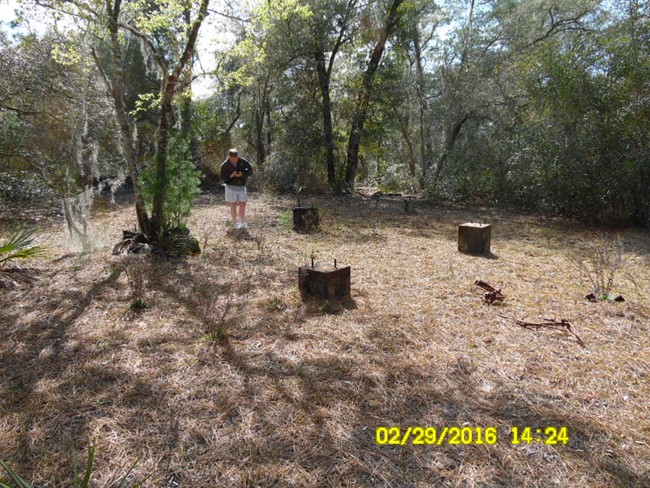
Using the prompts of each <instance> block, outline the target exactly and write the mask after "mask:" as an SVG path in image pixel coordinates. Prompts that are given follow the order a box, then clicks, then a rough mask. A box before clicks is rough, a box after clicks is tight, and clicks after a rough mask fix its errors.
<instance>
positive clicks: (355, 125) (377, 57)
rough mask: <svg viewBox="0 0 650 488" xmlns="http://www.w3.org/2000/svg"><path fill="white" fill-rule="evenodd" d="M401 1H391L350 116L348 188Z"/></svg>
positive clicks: (357, 162)
mask: <svg viewBox="0 0 650 488" xmlns="http://www.w3.org/2000/svg"><path fill="white" fill-rule="evenodd" d="M402 3H404V0H393V2H392V3H391V6H390V9H389V12H388V18H387V19H386V25H385V26H384V29H383V30H382V31H381V33H380V37H379V40H378V41H377V44H376V45H375V48H374V49H373V51H372V54H371V56H370V61H369V62H368V67H367V68H366V72H365V73H364V75H363V83H362V85H361V89H360V91H359V96H358V98H357V104H356V109H355V112H354V116H353V117H352V127H351V128H350V138H349V140H348V151H347V168H346V173H345V181H346V184H347V186H348V189H350V190H351V189H353V188H354V179H355V177H356V175H357V167H358V166H359V146H360V145H361V138H362V136H363V127H364V125H365V123H366V118H367V117H368V106H369V104H370V95H371V91H372V80H373V77H374V75H375V72H376V71H377V68H378V67H379V61H381V57H382V55H383V53H384V49H385V48H386V41H387V40H388V37H389V36H390V34H391V32H392V31H393V29H394V28H395V26H396V25H397V22H398V21H399V19H400V17H399V14H398V12H397V10H398V8H399V6H400V5H401V4H402Z"/></svg>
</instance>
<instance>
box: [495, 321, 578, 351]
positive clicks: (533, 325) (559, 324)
mask: <svg viewBox="0 0 650 488" xmlns="http://www.w3.org/2000/svg"><path fill="white" fill-rule="evenodd" d="M499 317H502V318H504V319H509V320H514V321H515V323H516V324H517V325H519V326H521V327H523V328H525V329H530V330H532V329H535V330H539V329H541V328H542V327H547V328H549V329H556V330H566V331H567V332H568V333H569V334H571V335H572V336H573V337H575V338H576V341H577V342H578V344H580V347H585V343H584V342H583V341H582V339H580V336H579V335H578V334H576V333H575V332H574V331H573V329H572V328H571V322H569V321H568V320H566V319H562V320H559V321H558V320H555V319H542V320H544V322H526V321H524V320H519V319H515V318H514V317H506V316H505V315H499Z"/></svg>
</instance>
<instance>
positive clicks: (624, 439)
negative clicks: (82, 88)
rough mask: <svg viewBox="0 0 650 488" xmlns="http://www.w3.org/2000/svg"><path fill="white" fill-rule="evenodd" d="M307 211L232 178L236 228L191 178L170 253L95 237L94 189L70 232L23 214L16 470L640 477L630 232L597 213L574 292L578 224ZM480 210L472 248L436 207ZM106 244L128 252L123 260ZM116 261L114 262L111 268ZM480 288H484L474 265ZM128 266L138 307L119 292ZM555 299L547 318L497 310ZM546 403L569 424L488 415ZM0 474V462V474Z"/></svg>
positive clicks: (138, 475) (644, 301)
mask: <svg viewBox="0 0 650 488" xmlns="http://www.w3.org/2000/svg"><path fill="white" fill-rule="evenodd" d="M312 203H313V204H314V205H316V206H318V207H319V208H320V214H321V231H320V232H316V233H313V234H296V233H293V232H292V231H291V230H290V227H288V226H287V225H285V224H286V222H284V220H286V219H284V220H283V215H284V214H285V213H286V211H287V210H288V209H290V208H292V207H293V201H292V200H290V199H284V198H281V197H279V198H276V197H271V196H263V195H253V198H252V199H251V204H250V206H249V216H250V218H249V221H250V223H251V229H250V233H249V234H250V235H248V236H243V237H242V236H240V235H237V234H236V233H233V232H232V229H230V227H229V226H228V225H227V220H228V209H227V208H226V207H225V206H224V204H223V203H222V202H221V199H220V198H219V197H215V196H205V195H204V196H201V197H199V198H198V200H197V207H196V208H195V210H194V212H193V215H192V217H191V219H190V221H189V225H188V226H189V228H190V229H191V230H192V233H193V234H194V235H195V236H196V237H197V238H198V239H199V241H200V242H201V246H202V247H203V253H202V254H201V255H200V256H196V257H192V258H187V259H185V260H182V261H179V260H169V261H165V260H148V261H147V260H145V261H138V262H137V263H130V262H128V261H125V260H124V258H122V257H119V256H111V255H110V249H111V245H112V244H114V243H115V242H116V241H117V240H119V236H121V231H122V229H127V228H130V227H132V225H133V211H132V209H131V207H130V206H129V205H127V204H124V205H117V206H115V205H113V206H111V205H106V206H105V207H104V208H96V209H95V210H94V213H93V215H94V217H93V221H92V224H93V228H94V229H95V234H96V235H95V236H94V240H95V242H104V244H105V247H104V248H103V249H100V250H97V251H95V252H93V253H91V254H80V253H78V252H75V251H74V250H71V249H69V248H67V243H66V236H65V234H64V232H63V231H62V230H61V229H62V225H60V223H57V222H55V221H53V220H50V221H41V222H40V226H39V228H38V230H39V232H41V236H42V237H41V239H40V241H41V242H39V243H40V244H44V245H46V246H47V247H48V252H47V254H46V255H45V256H43V257H40V258H35V259H34V260H32V261H30V263H29V264H30V266H31V267H33V268H35V269H37V270H38V273H37V279H36V280H35V281H34V282H33V284H32V285H31V286H21V287H16V288H12V289H6V290H0V293H1V294H0V306H1V307H2V311H3V312H2V320H1V321H0V332H1V334H0V379H1V381H0V439H2V442H0V459H2V460H4V461H6V462H7V463H8V465H9V466H11V468H12V469H13V470H14V471H15V472H16V473H19V474H20V476H21V477H23V478H24V479H26V480H30V481H31V482H32V483H33V485H34V486H37V487H52V488H54V487H57V488H58V487H65V486H71V485H72V480H73V476H74V475H73V470H72V468H71V466H72V461H73V453H74V452H76V453H77V457H80V458H83V457H84V453H85V452H87V449H88V446H89V445H91V444H92V443H93V442H94V443H95V445H96V452H95V459H94V471H93V474H92V478H91V485H90V486H98V487H102V486H110V484H111V480H115V479H117V478H118V477H120V476H121V475H124V473H125V472H127V471H128V469H129V468H130V467H131V466H132V465H133V464H134V463H135V467H134V468H133V470H132V471H131V472H130V473H129V475H128V480H127V481H128V483H127V485H126V486H145V487H175V486H183V487H192V488H198V487H206V488H207V487H222V486H223V487H248V486H250V487H253V486H260V487H270V486H282V487H284V486H297V487H313V486H324V487H325V486H343V487H345V486H367V487H440V486H443V487H444V486H458V487H461V486H462V487H465V486H476V487H481V486H482V487H492V486H508V487H510V486H512V487H519V486H529V487H542V486H543V487H547V486H558V487H590V488H595V487H616V486H621V487H630V486H638V487H642V486H650V473H649V471H648V470H649V467H650V440H649V439H650V404H649V403H648V395H649V393H650V341H649V340H648V339H649V332H650V304H649V302H648V300H649V299H650V298H649V297H650V238H649V237H648V234H647V233H644V232H642V231H634V230H626V231H622V232H620V233H619V238H620V239H621V242H622V243H623V254H622V258H623V261H622V265H621V268H620V271H619V273H618V275H617V279H616V281H615V283H614V291H615V293H617V294H621V295H623V296H624V297H625V299H626V301H625V302H621V303H616V302H613V301H608V300H600V301H597V302H595V303H591V302H589V301H588V300H586V299H585V298H584V297H585V295H586V294H587V293H588V292H589V291H590V281H589V277H588V276H586V275H585V273H584V269H581V268H580V267H579V266H576V265H575V263H574V257H572V253H574V254H573V256H574V255H575V249H576V248H580V246H582V245H587V244H589V243H590V242H593V241H594V240H595V239H596V238H597V237H599V236H600V235H601V233H602V232H601V231H599V230H597V229H590V228H584V227H581V226H577V225H575V224H573V223H570V222H565V221H558V220H553V219H540V218H539V217H533V216H525V215H518V214H511V213H507V212H503V211H497V210H492V209H474V210H470V209H459V208H447V207H440V206H438V207H436V206H426V205H424V204H422V205H418V207H417V211H418V213H417V214H416V215H404V214H403V205H402V204H401V201H397V200H395V201H391V200H390V199H384V200H381V201H378V202H376V203H375V202H371V201H369V200H367V199H363V198H361V197H354V198H347V199H340V200H339V199H320V200H319V199H313V202H312ZM478 220H480V221H482V222H490V223H491V224H492V225H493V234H492V253H493V254H492V255H490V256H488V257H481V256H470V255H464V254H459V253H458V252H457V243H456V235H457V234H456V232H457V225H458V224H460V223H463V222H467V221H478ZM312 253H313V254H314V255H315V256H316V259H317V260H323V261H331V260H333V259H334V258H336V259H337V261H338V262H339V263H341V265H345V266H347V265H350V266H351V267H352V300H350V301H347V302H342V303H339V302H330V303H327V302H321V301H308V302H303V301H301V299H300V295H299V292H298V289H297V270H298V267H299V266H302V265H305V264H307V263H308V262H309V259H310V256H311V254H312ZM129 266H130V268H129ZM127 268H128V271H127ZM476 280H483V281H485V282H488V283H490V284H491V285H493V286H495V287H497V288H499V289H501V290H502V292H503V294H504V295H505V297H506V298H505V299H504V300H503V301H502V303H500V304H498V305H493V306H490V305H487V304H486V303H484V300H483V293H482V291H481V290H480V289H478V288H477V287H476V286H475V285H474V282H475V281H476ZM134 282H137V290H138V294H139V298H140V299H141V300H142V301H143V302H144V303H146V305H147V306H146V308H142V309H140V310H134V309H133V307H132V306H131V305H132V303H133V300H134V293H135V292H134V290H135V287H134ZM544 318H546V319H548V318H553V319H556V320H562V319H565V320H568V321H570V323H571V324H572V327H573V330H574V331H575V332H576V333H577V334H579V336H580V337H581V339H582V341H583V342H584V345H585V347H580V345H579V344H578V343H577V342H576V340H575V337H573V336H572V335H571V334H568V333H565V332H563V331H561V330H549V329H539V330H529V329H527V328H523V327H520V326H518V325H517V323H516V320H527V321H530V322H535V321H538V320H543V319H544ZM393 426H398V427H401V428H402V432H404V431H405V430H406V429H407V428H408V427H409V426H411V427H417V426H420V427H436V428H437V429H438V430H439V431H441V430H442V429H443V428H444V427H453V426H457V427H470V428H471V429H472V430H473V431H474V433H476V429H477V428H483V429H487V428H488V427H495V428H496V432H497V436H498V439H497V441H496V442H495V443H494V444H486V443H484V444H479V445H449V444H448V443H447V442H444V443H442V445H440V446H438V445H413V443H412V442H411V441H408V442H406V443H405V444H404V445H379V444H378V443H377V442H376V429H377V428H379V427H393ZM548 426H551V427H556V428H558V429H559V428H561V427H567V432H568V436H569V442H568V443H567V444H566V445H564V444H562V443H560V444H557V445H547V444H544V443H541V442H540V443H538V442H536V441H534V440H533V442H531V443H530V444H528V443H526V442H522V443H520V444H518V445H512V443H511V437H510V430H511V428H512V427H519V428H520V430H521V429H524V428H525V427H531V428H532V429H533V434H534V433H535V430H536V429H537V428H542V429H543V428H545V427H548ZM0 476H4V473H3V475H0Z"/></svg>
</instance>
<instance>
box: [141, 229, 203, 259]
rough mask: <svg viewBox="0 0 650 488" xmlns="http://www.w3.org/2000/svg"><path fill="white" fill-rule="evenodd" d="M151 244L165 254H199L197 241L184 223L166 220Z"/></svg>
mask: <svg viewBox="0 0 650 488" xmlns="http://www.w3.org/2000/svg"><path fill="white" fill-rule="evenodd" d="M151 243H152V245H153V246H154V247H156V248H157V249H158V250H160V251H161V252H162V253H163V254H164V255H166V256H173V257H181V256H187V255H192V254H201V247H200V245H199V241H197V240H196V239H195V238H194V237H192V236H191V235H190V231H189V229H188V228H187V227H185V225H183V224H181V225H174V224H172V222H171V221H168V222H167V223H166V224H164V225H163V226H162V229H161V230H160V232H158V234H157V235H156V236H155V237H154V239H153V240H152V242H151Z"/></svg>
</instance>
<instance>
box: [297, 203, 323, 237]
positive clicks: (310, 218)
mask: <svg viewBox="0 0 650 488" xmlns="http://www.w3.org/2000/svg"><path fill="white" fill-rule="evenodd" d="M318 224H319V218H318V209H317V208H315V207H296V208H294V209H293V230H295V231H296V232H309V231H311V230H313V229H316V228H318Z"/></svg>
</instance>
